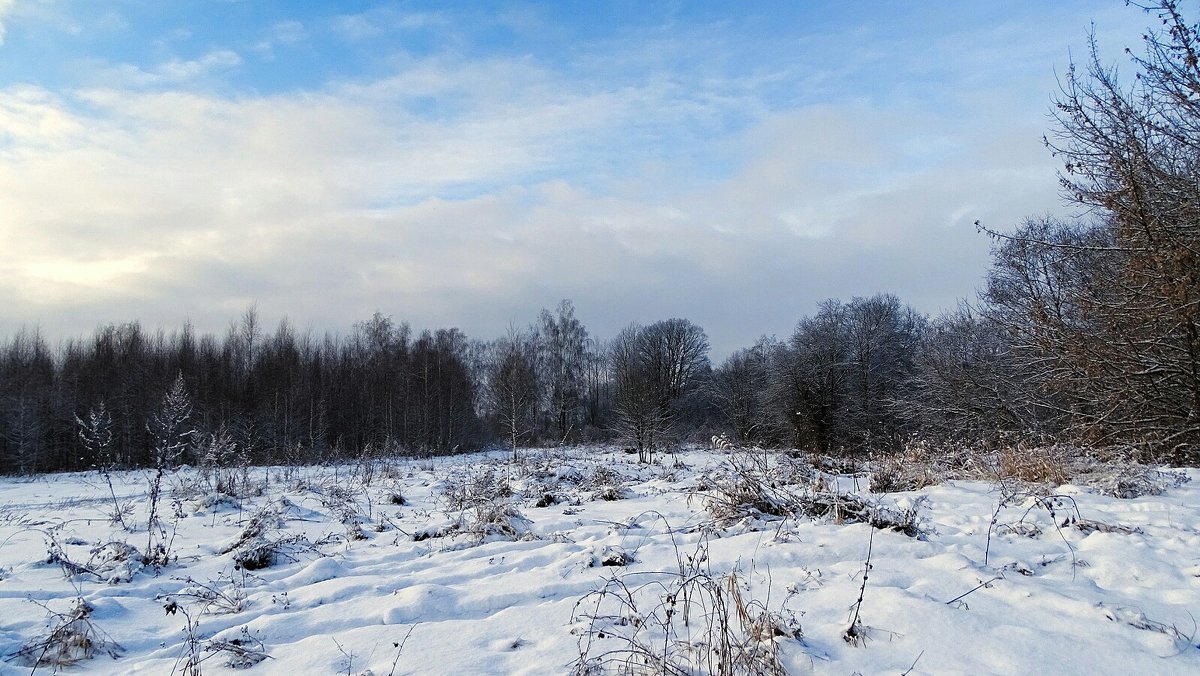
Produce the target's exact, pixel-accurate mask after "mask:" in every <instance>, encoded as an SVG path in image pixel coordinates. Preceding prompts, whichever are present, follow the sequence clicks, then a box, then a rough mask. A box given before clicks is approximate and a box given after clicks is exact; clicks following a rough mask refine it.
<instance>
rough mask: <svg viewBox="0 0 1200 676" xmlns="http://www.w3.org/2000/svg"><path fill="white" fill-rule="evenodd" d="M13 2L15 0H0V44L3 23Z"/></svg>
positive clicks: (11, 8)
mask: <svg viewBox="0 0 1200 676" xmlns="http://www.w3.org/2000/svg"><path fill="white" fill-rule="evenodd" d="M15 4H16V0H0V45H3V44H4V33H5V23H6V22H7V19H8V15H9V14H11V13H12V10H13V5H15Z"/></svg>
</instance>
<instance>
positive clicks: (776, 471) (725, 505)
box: [704, 453, 924, 537]
mask: <svg viewBox="0 0 1200 676" xmlns="http://www.w3.org/2000/svg"><path fill="white" fill-rule="evenodd" d="M704 494H705V508H706V509H707V510H708V512H709V514H711V515H712V517H713V519H714V520H715V521H716V522H717V523H718V524H731V523H734V522H736V521H740V520H742V519H745V518H748V517H750V518H766V519H779V518H802V517H803V518H829V519H831V520H832V521H834V522H835V523H868V524H871V525H872V526H874V527H875V528H879V529H885V530H895V531H898V532H901V533H904V534H905V535H908V536H909V537H919V536H920V535H922V534H923V533H924V528H923V524H922V520H921V508H922V506H923V505H924V501H923V500H920V499H919V500H916V501H914V502H913V503H912V504H911V505H910V506H909V507H907V508H899V507H893V506H887V505H884V504H882V503H879V502H868V501H867V500H865V499H863V498H861V497H859V496H857V495H854V494H852V493H840V492H837V491H834V490H828V489H827V488H826V487H825V482H824V480H823V479H822V478H821V477H820V476H819V474H818V473H816V472H815V471H814V470H812V469H811V467H808V468H807V469H806V466H805V465H802V464H800V463H797V462H795V461H794V460H793V459H789V458H788V456H778V455H776V456H769V455H766V454H762V453H744V454H734V455H730V456H729V458H728V461H727V462H726V463H725V465H723V469H722V470H721V471H718V472H716V473H714V474H713V476H712V481H711V485H710V486H708V490H706V491H705V492H704Z"/></svg>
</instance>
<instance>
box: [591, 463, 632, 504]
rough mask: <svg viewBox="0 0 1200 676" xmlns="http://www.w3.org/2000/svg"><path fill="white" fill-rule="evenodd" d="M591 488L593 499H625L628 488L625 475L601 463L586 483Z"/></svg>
mask: <svg viewBox="0 0 1200 676" xmlns="http://www.w3.org/2000/svg"><path fill="white" fill-rule="evenodd" d="M584 486H585V487H586V488H589V489H591V491H592V499H593V500H608V501H612V500H623V499H624V498H625V497H626V496H627V494H628V489H627V488H626V487H625V477H624V476H622V475H621V473H620V472H618V471H616V470H614V469H612V468H611V467H606V466H604V465H600V466H598V467H596V469H595V470H593V471H592V475H591V476H590V477H588V478H587V480H586V481H585V483H584Z"/></svg>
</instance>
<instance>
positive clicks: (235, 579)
mask: <svg viewBox="0 0 1200 676" xmlns="http://www.w3.org/2000/svg"><path fill="white" fill-rule="evenodd" d="M245 570H246V569H245V568H243V569H242V570H241V571H240V572H241V574H240V575H234V574H221V575H219V576H218V579H216V580H210V581H208V582H200V581H199V580H196V579H193V578H191V577H186V578H176V579H178V580H179V581H180V582H183V583H184V585H185V586H184V588H183V589H181V590H180V591H178V592H175V593H174V594H169V595H165V596H159V597H157V598H158V599H159V600H162V599H169V600H171V599H182V600H185V601H186V602H190V603H191V604H193V605H195V606H198V607H199V608H200V613H201V614H204V613H213V614H227V613H239V612H241V611H242V610H244V609H245V607H246V572H245Z"/></svg>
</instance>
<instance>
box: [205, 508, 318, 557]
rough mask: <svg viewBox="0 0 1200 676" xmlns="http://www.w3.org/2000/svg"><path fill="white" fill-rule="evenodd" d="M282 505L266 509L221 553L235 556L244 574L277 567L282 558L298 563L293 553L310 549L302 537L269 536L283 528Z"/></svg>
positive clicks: (259, 512) (296, 535) (247, 524)
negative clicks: (281, 519) (244, 571)
mask: <svg viewBox="0 0 1200 676" xmlns="http://www.w3.org/2000/svg"><path fill="white" fill-rule="evenodd" d="M279 502H280V501H275V502H272V503H270V504H268V505H265V506H263V507H262V508H261V509H260V510H259V511H258V512H257V513H255V514H254V516H252V517H250V520H249V521H248V522H247V523H246V526H245V527H244V528H243V529H242V532H241V533H240V534H239V535H238V537H237V538H236V539H235V540H234V541H233V542H232V543H230V544H229V545H227V546H226V547H224V548H223V549H222V550H221V552H220V553H221V554H230V553H232V554H233V560H234V563H236V564H237V565H238V567H240V568H241V569H243V570H260V569H262V568H269V567H270V566H273V565H275V563H276V562H277V560H278V559H279V558H280V557H285V558H288V559H290V560H291V561H293V562H295V561H297V560H298V559H297V558H296V556H295V554H294V552H296V551H297V550H302V549H309V548H311V545H310V544H309V542H308V539H307V538H306V537H304V536H303V535H301V534H289V535H278V536H274V537H272V536H271V535H270V533H271V532H272V531H274V530H277V529H278V528H280V527H281V525H282V524H281V521H280V504H279Z"/></svg>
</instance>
